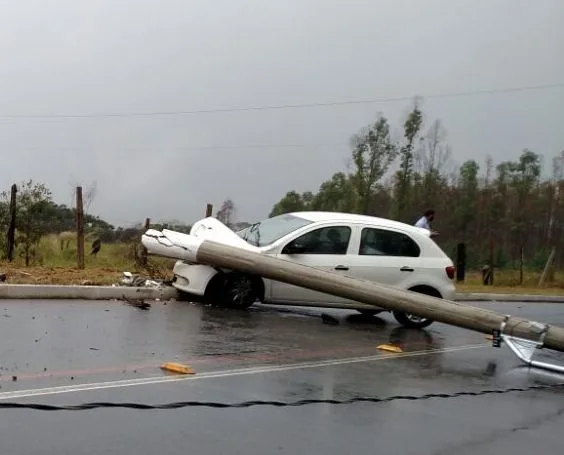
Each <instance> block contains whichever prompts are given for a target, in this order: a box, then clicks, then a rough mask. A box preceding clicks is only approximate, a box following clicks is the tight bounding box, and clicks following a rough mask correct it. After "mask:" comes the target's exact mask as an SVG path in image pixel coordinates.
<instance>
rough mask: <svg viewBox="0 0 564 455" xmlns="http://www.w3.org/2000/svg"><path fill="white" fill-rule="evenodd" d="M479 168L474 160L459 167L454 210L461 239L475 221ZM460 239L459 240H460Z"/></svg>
mask: <svg viewBox="0 0 564 455" xmlns="http://www.w3.org/2000/svg"><path fill="white" fill-rule="evenodd" d="M479 169H480V166H479V165H478V163H477V162H476V161H474V160H468V161H466V162H465V163H463V164H462V166H460V171H459V172H460V174H459V182H458V194H459V196H458V203H457V204H456V208H455V216H456V220H457V230H458V231H459V232H461V233H462V239H464V240H467V239H466V236H467V235H468V234H469V232H471V229H472V224H473V223H474V220H475V219H476V204H477V199H478V171H479ZM462 239H461V240H462Z"/></svg>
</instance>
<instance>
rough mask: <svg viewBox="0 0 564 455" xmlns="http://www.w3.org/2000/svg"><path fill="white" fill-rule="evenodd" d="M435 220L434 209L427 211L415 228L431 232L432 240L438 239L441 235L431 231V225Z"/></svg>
mask: <svg viewBox="0 0 564 455" xmlns="http://www.w3.org/2000/svg"><path fill="white" fill-rule="evenodd" d="M434 219H435V211H434V210H433V209H429V210H426V211H425V213H423V216H422V217H421V218H419V219H418V220H417V222H416V223H415V226H416V227H418V228H423V229H427V230H428V231H430V232H431V238H433V237H436V236H437V235H439V233H438V232H437V231H433V229H431V223H432V222H433V220H434Z"/></svg>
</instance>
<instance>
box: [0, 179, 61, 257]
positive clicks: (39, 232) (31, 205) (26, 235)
mask: <svg viewBox="0 0 564 455" xmlns="http://www.w3.org/2000/svg"><path fill="white" fill-rule="evenodd" d="M18 189H19V191H18V196H17V218H16V219H17V225H16V228H17V240H16V241H17V243H18V245H19V246H21V248H22V254H23V256H24V257H25V265H26V266H29V265H30V263H31V260H32V258H35V257H37V253H38V252H37V246H38V245H39V241H40V240H41V237H42V236H43V235H45V234H46V233H47V232H48V231H49V225H50V223H51V220H52V217H53V214H54V210H53V204H52V203H51V191H50V190H49V189H48V188H47V186H46V185H44V184H43V183H34V182H33V181H32V180H28V181H27V182H24V183H22V184H21V185H19V186H18ZM4 197H6V195H5V196H4Z"/></svg>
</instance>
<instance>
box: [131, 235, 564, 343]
mask: <svg viewBox="0 0 564 455" xmlns="http://www.w3.org/2000/svg"><path fill="white" fill-rule="evenodd" d="M167 235H170V237H171V238H172V239H175V238H178V239H181V240H182V245H177V244H176V243H174V242H173V241H171V240H170V239H169V238H167V236H166V235H165V234H163V233H161V232H158V231H155V230H150V231H147V232H146V233H145V235H143V240H142V241H143V244H144V245H145V247H147V250H148V252H149V253H150V254H157V255H165V253H166V255H169V256H168V257H175V258H177V259H181V260H185V261H189V262H192V263H199V264H207V265H211V266H215V267H220V268H226V269H231V270H236V271H239V272H244V273H249V274H252V275H256V276H261V277H263V278H268V279H271V280H276V281H280V282H283V283H288V284H293V285H295V286H301V287H304V288H308V289H312V290H314V291H319V292H323V293H326V294H332V295H336V296H339V297H343V298H345V299H350V300H353V301H357V302H361V303H364V304H368V305H373V306H376V307H379V308H384V309H387V310H396V311H402V312H405V313H411V314H415V315H417V316H420V317H424V318H428V319H432V320H434V321H437V322H443V323H445V324H450V325H453V326H456V327H461V328H463V329H468V330H474V331H476V332H481V333H485V334H487V335H490V334H493V331H494V330H499V329H500V327H502V324H503V327H504V334H506V335H511V336H514V337H520V338H525V339H532V340H538V339H539V337H541V335H542V333H541V329H539V324H538V323H536V322H534V321H528V320H526V319H522V318H518V317H511V318H509V319H507V318H506V316H505V315H502V314H499V313H495V312H493V311H489V310H485V309H482V308H476V307H472V306H469V305H464V304H462V303H457V302H453V301H450V300H444V299H440V298H437V297H431V296H428V295H424V294H420V293H416V292H412V291H404V290H401V289H397V288H392V287H389V286H385V285H382V284H379V283H375V282H370V281H366V280H358V279H355V278H350V277H347V276H344V275H339V274H336V273H333V272H329V271H325V270H320V269H317V268H314V267H308V266H305V265H302V264H296V263H295V262H290V261H285V260H282V259H278V258H276V257H273V256H269V255H265V254H261V253H257V252H255V251H252V250H251V248H249V249H245V248H238V247H233V246H230V245H226V244H222V243H217V242H213V241H210V240H204V239H202V238H198V237H195V236H193V235H188V234H179V233H175V232H167ZM544 347H546V348H548V349H553V350H555V351H561V352H564V328H562V327H555V326H549V327H547V329H546V332H545V333H544Z"/></svg>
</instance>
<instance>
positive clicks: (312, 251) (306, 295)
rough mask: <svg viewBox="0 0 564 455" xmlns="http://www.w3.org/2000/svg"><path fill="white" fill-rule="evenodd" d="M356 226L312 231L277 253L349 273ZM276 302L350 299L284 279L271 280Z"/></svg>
mask: <svg viewBox="0 0 564 455" xmlns="http://www.w3.org/2000/svg"><path fill="white" fill-rule="evenodd" d="M353 230H354V227H353V225H350V224H347V223H339V224H334V225H328V226H323V227H318V228H313V229H312V230H310V231H308V232H306V233H305V234H302V235H300V236H299V237H297V238H295V239H293V240H290V241H289V242H288V243H286V245H284V246H283V247H282V249H281V252H280V253H279V254H277V255H276V256H277V257H278V258H279V259H284V260H286V261H290V262H295V263H298V264H302V265H307V266H310V267H315V268H317V269H321V270H327V271H331V272H336V273H342V274H348V271H349V269H350V264H351V252H352V254H356V252H354V251H350V250H351V246H352V242H351V239H352V238H353ZM271 301H272V303H292V302H294V303H345V302H347V303H348V302H349V301H348V300H346V299H344V298H341V297H337V296H333V295H330V294H325V293H322V292H318V291H313V290H311V289H307V288H303V287H300V286H294V285H290V284H287V283H282V282H280V281H272V283H271Z"/></svg>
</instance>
